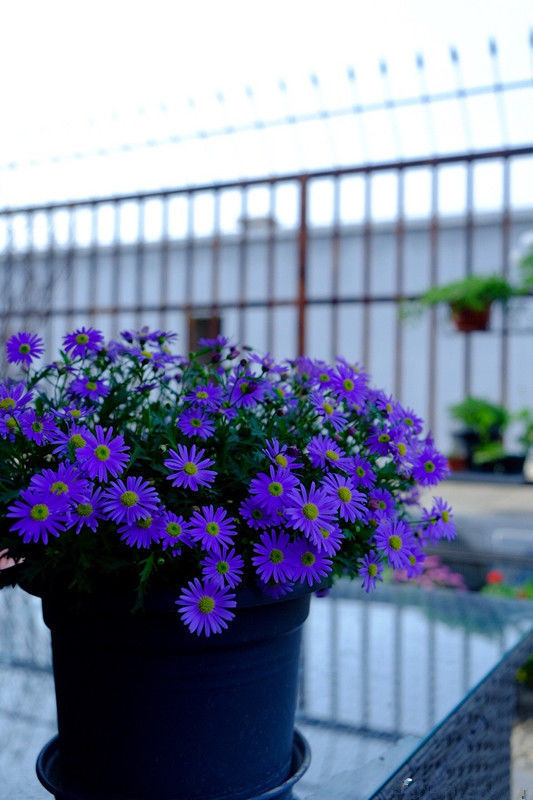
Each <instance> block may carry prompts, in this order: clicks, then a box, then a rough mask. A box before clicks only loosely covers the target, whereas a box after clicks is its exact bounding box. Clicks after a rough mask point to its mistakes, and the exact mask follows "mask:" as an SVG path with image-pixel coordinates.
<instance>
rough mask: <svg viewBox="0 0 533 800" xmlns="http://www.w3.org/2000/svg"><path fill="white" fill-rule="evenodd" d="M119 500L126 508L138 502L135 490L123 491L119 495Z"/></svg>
mask: <svg viewBox="0 0 533 800" xmlns="http://www.w3.org/2000/svg"><path fill="white" fill-rule="evenodd" d="M120 502H121V503H122V505H123V506H126V508H132V506H135V505H137V503H138V502H139V495H138V494H137V493H136V492H130V491H127V492H123V493H122V494H121V495H120Z"/></svg>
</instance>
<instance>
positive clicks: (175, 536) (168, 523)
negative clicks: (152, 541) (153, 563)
mask: <svg viewBox="0 0 533 800" xmlns="http://www.w3.org/2000/svg"><path fill="white" fill-rule="evenodd" d="M191 544H192V540H191V537H190V536H189V524H188V522H185V519H184V518H183V517H182V516H178V515H177V514H174V512H173V511H165V513H164V514H163V529H162V531H161V546H162V547H163V550H167V549H168V548H170V550H171V552H172V553H173V555H174V554H175V555H177V554H178V553H179V552H180V551H181V546H182V545H186V546H190V545H191Z"/></svg>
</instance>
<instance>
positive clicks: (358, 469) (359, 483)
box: [350, 455, 376, 489]
mask: <svg viewBox="0 0 533 800" xmlns="http://www.w3.org/2000/svg"><path fill="white" fill-rule="evenodd" d="M350 472H351V475H352V478H353V480H354V483H355V486H356V488H362V489H371V488H372V486H373V485H374V484H375V482H376V473H375V472H374V470H373V469H372V465H371V463H370V461H367V460H366V459H364V458H363V457H362V456H360V455H356V456H352V468H351V470H350Z"/></svg>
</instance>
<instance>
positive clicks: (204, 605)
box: [198, 595, 215, 614]
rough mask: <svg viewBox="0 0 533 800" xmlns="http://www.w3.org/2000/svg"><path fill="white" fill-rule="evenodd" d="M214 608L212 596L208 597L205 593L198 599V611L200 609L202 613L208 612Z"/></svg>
mask: <svg viewBox="0 0 533 800" xmlns="http://www.w3.org/2000/svg"><path fill="white" fill-rule="evenodd" d="M214 608H215V601H214V600H213V598H212V597H208V596H207V595H206V596H204V597H201V598H200V599H199V600H198V611H201V612H202V614H210V613H211V612H212V611H213V610H214Z"/></svg>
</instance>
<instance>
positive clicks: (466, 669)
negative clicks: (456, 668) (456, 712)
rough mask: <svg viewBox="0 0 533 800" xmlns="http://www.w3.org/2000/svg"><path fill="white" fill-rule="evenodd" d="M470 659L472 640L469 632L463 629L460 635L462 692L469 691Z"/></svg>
mask: <svg viewBox="0 0 533 800" xmlns="http://www.w3.org/2000/svg"><path fill="white" fill-rule="evenodd" d="M471 661H472V642H471V636H470V632H469V631H467V630H465V631H463V637H462V673H463V692H464V694H467V693H468V692H469V691H470V666H471Z"/></svg>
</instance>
